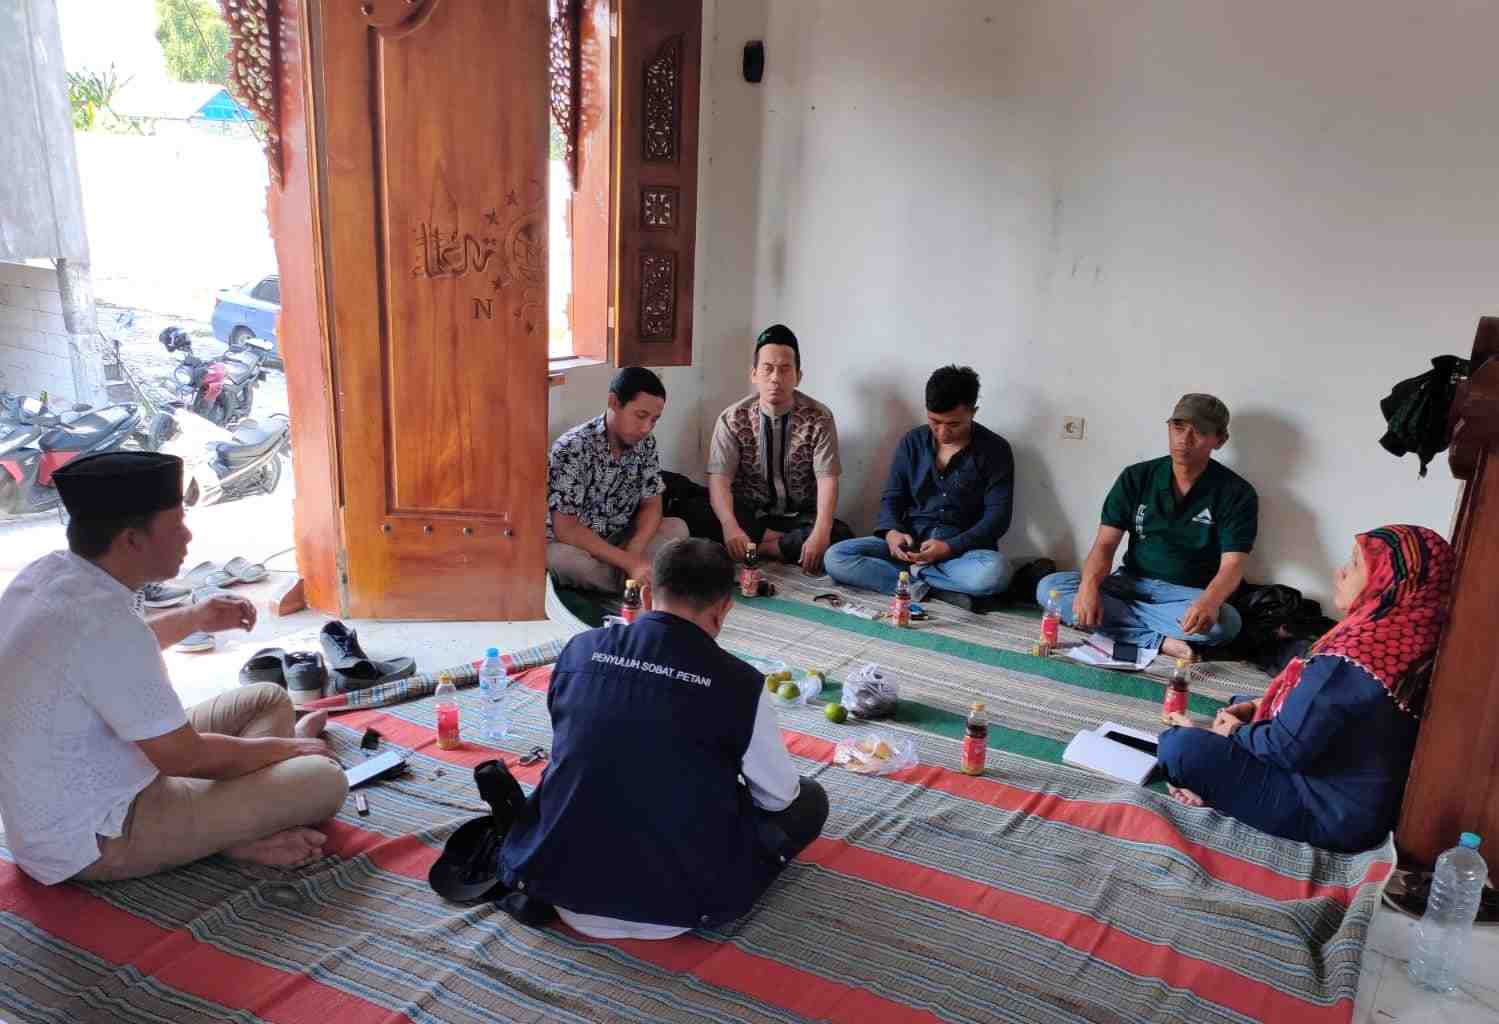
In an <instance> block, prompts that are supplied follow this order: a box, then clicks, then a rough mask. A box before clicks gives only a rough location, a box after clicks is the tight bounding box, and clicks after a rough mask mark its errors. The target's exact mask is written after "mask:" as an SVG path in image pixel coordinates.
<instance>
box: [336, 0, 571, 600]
mask: <svg viewBox="0 0 1499 1024" xmlns="http://www.w3.org/2000/svg"><path fill="white" fill-rule="evenodd" d="M317 8H318V15H319V17H318V19H317V23H316V31H315V36H316V38H317V43H318V45H317V50H318V59H317V60H316V62H315V65H314V70H313V76H312V90H313V95H314V107H315V108H316V109H317V110H318V119H317V122H318V123H317V131H316V138H317V145H318V147H319V150H320V151H319V153H318V168H319V173H318V178H319V183H320V188H319V192H318V196H317V204H316V205H317V209H318V227H319V230H320V233H321V236H322V239H321V241H322V260H323V284H324V305H325V311H326V315H325V324H326V330H327V334H328V343H329V362H330V367H329V371H330V376H331V379H332V382H333V387H334V391H335V396H334V397H335V403H336V419H337V430H336V442H337V450H338V468H339V489H340V496H341V503H342V528H341V534H342V542H343V543H342V556H343V558H342V563H341V565H340V566H339V570H340V576H341V582H342V585H343V588H344V593H343V597H344V600H343V601H341V602H340V603H341V604H342V605H343V607H344V609H345V611H346V613H347V614H349V615H352V616H356V617H364V616H368V617H380V618H406V619H411V618H417V619H422V618H433V619H496V618H504V619H528V618H540V617H542V614H543V592H544V591H543V588H544V573H545V556H544V549H545V536H544V530H545V519H544V516H545V504H546V444H547V433H546V431H547V406H546V358H547V353H546V347H547V345H546V338H547V192H546V188H547V185H546V182H547V170H546V163H547V102H548V88H549V85H548V69H547V11H546V4H545V3H544V2H543V0H368V2H365V3H359V2H355V0H317Z"/></svg>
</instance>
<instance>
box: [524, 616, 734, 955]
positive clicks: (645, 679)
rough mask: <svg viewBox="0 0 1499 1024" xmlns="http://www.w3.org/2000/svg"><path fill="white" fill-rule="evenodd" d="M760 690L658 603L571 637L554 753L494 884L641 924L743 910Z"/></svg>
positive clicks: (553, 707) (688, 923) (558, 689)
mask: <svg viewBox="0 0 1499 1024" xmlns="http://www.w3.org/2000/svg"><path fill="white" fill-rule="evenodd" d="M762 686H763V680H762V678H761V676H760V675H759V673H758V672H756V671H755V670H754V669H753V668H751V667H750V666H749V665H746V664H745V663H744V662H742V661H740V660H739V659H737V658H735V657H734V656H732V655H730V654H729V653H727V652H726V651H724V650H722V649H721V648H720V647H719V646H718V645H717V644H716V643H714V642H713V639H712V638H711V637H709V636H708V634H707V633H705V632H703V630H702V629H700V628H698V626H696V625H694V624H693V623H691V622H688V621H687V620H685V619H680V618H677V617H676V616H673V615H668V614H666V613H664V612H651V613H650V614H648V615H645V616H642V617H641V619H640V620H639V621H637V622H636V623H635V624H634V625H632V626H614V627H611V628H609V629H596V630H593V631H592V632H589V633H584V634H582V635H580V636H577V637H574V638H573V640H572V641H571V642H570V643H569V644H568V645H567V648H566V649H565V650H564V651H563V652H562V657H561V658H560V659H559V660H558V662H557V666H556V668H555V669H554V670H553V671H552V681H551V687H550V690H549V692H548V695H547V707H548V709H549V710H550V712H551V716H552V732H553V735H552V749H551V760H550V763H549V764H548V765H547V767H546V771H545V773H544V774H543V775H542V778H541V782H540V783H539V784H538V785H537V787H536V789H535V791H534V792H533V793H532V794H531V798H530V799H529V800H527V801H526V805H525V808H524V809H523V810H522V811H521V813H520V814H519V816H518V817H517V818H516V821H515V823H514V825H512V827H511V829H510V833H509V835H508V836H507V837H506V839H505V843H504V845H503V846H502V847H501V850H500V859H499V876H500V880H501V881H503V882H504V883H505V884H507V885H510V886H512V887H517V888H519V887H520V885H521V884H522V883H523V884H524V889H523V891H524V892H526V893H527V894H529V895H531V896H533V897H537V898H539V899H542V900H545V901H547V902H549V903H552V904H555V905H557V906H562V907H566V908H567V909H568V910H572V911H576V912H578V913H580V914H598V915H601V916H604V917H613V918H618V919H621V920H626V921H637V922H642V923H646V924H660V925H673V926H681V927H699V926H701V925H711V924H720V923H723V922H727V921H731V920H733V919H734V918H737V917H740V916H742V915H743V914H745V913H747V912H748V911H749V909H750V907H751V906H752V905H753V903H754V900H755V897H756V895H757V894H758V892H759V888H758V887H757V885H756V882H755V877H756V876H755V863H754V862H755V857H756V856H757V852H756V850H757V847H756V842H755V812H754V805H753V802H752V801H751V799H750V796H749V791H748V790H747V789H746V788H745V786H744V785H743V783H741V782H740V779H739V772H740V764H741V762H742V761H743V759H744V754H745V751H746V750H747V749H748V748H749V741H750V735H751V734H752V733H753V731H754V725H755V709H756V706H757V704H758V701H759V699H760V689H761V687H762Z"/></svg>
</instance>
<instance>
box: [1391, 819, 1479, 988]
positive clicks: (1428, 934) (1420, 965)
mask: <svg viewBox="0 0 1499 1024" xmlns="http://www.w3.org/2000/svg"><path fill="white" fill-rule="evenodd" d="M1479 842H1480V840H1479V838H1478V836H1476V835H1474V834H1473V833H1472V832H1464V833H1463V835H1462V839H1461V841H1460V842H1459V843H1458V844H1457V845H1456V846H1454V847H1453V848H1452V849H1450V850H1448V851H1447V852H1446V853H1444V854H1442V855H1441V856H1440V857H1438V858H1437V869H1436V872H1435V874H1434V875H1433V876H1432V879H1431V896H1430V897H1429V898H1428V899H1427V901H1426V916H1424V917H1422V918H1421V922H1420V923H1419V924H1417V925H1416V948H1415V952H1413V953H1412V954H1411V959H1410V976H1411V980H1412V981H1414V982H1415V983H1416V984H1418V985H1425V986H1426V987H1427V988H1431V989H1435V990H1436V991H1438V992H1451V991H1452V990H1453V989H1455V988H1457V978H1458V973H1459V972H1460V971H1461V970H1462V966H1463V958H1464V956H1465V955H1466V953H1467V950H1468V939H1469V938H1470V937H1471V936H1472V933H1473V919H1474V918H1475V917H1477V916H1478V901H1479V899H1480V898H1481V897H1482V896H1483V883H1484V881H1485V880H1486V879H1487V878H1488V875H1489V867H1488V865H1487V864H1485V863H1484V862H1483V857H1481V856H1480V855H1479V853H1478V844H1479Z"/></svg>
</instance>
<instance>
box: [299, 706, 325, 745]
mask: <svg viewBox="0 0 1499 1024" xmlns="http://www.w3.org/2000/svg"><path fill="white" fill-rule="evenodd" d="M327 725H328V712H326V711H314V712H313V713H312V714H310V715H304V716H302V720H301V721H299V722H298V723H297V724H296V725H294V726H292V730H291V731H292V733H293V734H294V735H296V736H300V737H302V738H303V739H309V740H310V739H316V738H317V737H319V736H321V735H322V734H323V729H324V728H326V727H327Z"/></svg>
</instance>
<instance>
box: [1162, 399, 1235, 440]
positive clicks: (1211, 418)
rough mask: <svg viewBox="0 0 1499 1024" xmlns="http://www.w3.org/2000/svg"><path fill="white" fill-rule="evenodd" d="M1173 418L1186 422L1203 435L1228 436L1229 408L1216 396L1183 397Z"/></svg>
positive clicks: (1174, 411) (1177, 404)
mask: <svg viewBox="0 0 1499 1024" xmlns="http://www.w3.org/2000/svg"><path fill="white" fill-rule="evenodd" d="M1171 418H1172V419H1174V420H1186V421H1187V422H1188V423H1190V424H1192V426H1194V427H1196V428H1197V431H1198V433H1201V434H1219V435H1222V436H1224V437H1227V436H1228V406H1226V405H1224V404H1223V402H1222V401H1221V400H1220V399H1218V398H1217V397H1216V396H1214V395H1203V394H1197V393H1193V394H1190V395H1182V396H1181V401H1179V402H1177V403H1176V408H1175V409H1173V410H1172V412H1171Z"/></svg>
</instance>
